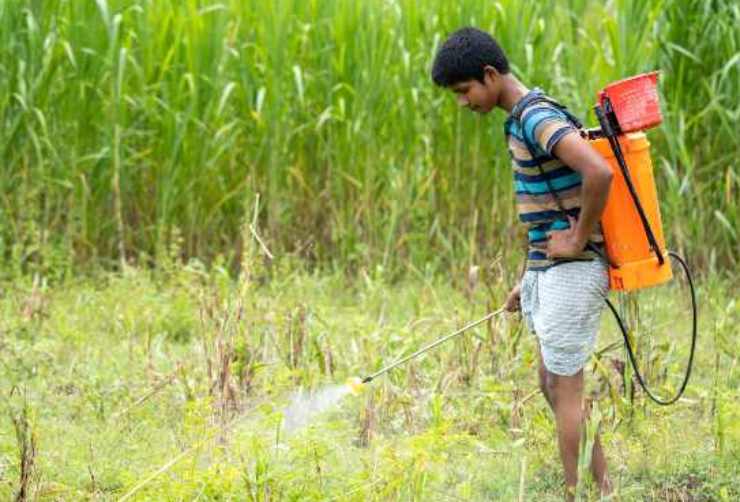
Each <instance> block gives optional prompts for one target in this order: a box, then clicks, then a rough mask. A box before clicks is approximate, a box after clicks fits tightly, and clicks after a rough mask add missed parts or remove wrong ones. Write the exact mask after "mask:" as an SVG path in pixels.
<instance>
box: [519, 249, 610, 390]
mask: <svg viewBox="0 0 740 502" xmlns="http://www.w3.org/2000/svg"><path fill="white" fill-rule="evenodd" d="M608 291H609V277H608V274H607V267H606V265H605V264H604V263H603V262H602V261H601V260H593V261H573V262H567V263H561V264H559V265H556V266H554V267H550V268H548V269H547V270H544V271H534V270H528V271H527V272H526V273H525V274H524V277H523V278H522V289H521V305H522V316H523V317H524V319H525V321H526V323H527V326H528V327H529V329H530V330H531V331H533V332H534V333H535V334H536V335H537V338H538V340H539V342H540V351H541V353H542V359H543V361H544V363H545V368H547V370H548V371H549V372H551V373H555V374H557V375H565V376H571V375H574V374H576V373H578V371H579V370H581V369H582V368H583V366H584V365H585V364H586V361H587V360H588V358H589V357H591V354H592V352H593V349H594V344H595V343H596V333H597V332H598V330H599V321H600V318H601V311H602V309H603V308H604V297H605V296H606V294H607V292H608Z"/></svg>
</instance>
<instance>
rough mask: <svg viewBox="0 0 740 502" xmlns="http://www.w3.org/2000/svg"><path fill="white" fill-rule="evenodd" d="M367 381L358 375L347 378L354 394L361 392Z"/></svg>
mask: <svg viewBox="0 0 740 502" xmlns="http://www.w3.org/2000/svg"><path fill="white" fill-rule="evenodd" d="M365 383H366V382H365V381H364V380H363V379H361V378H358V377H351V378H348V379H347V387H349V389H350V390H351V391H352V394H359V393H360V392H362V389H363V388H364V385H365Z"/></svg>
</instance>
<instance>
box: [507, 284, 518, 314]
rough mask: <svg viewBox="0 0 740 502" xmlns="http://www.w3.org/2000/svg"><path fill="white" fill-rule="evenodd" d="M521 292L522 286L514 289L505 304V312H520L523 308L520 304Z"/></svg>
mask: <svg viewBox="0 0 740 502" xmlns="http://www.w3.org/2000/svg"><path fill="white" fill-rule="evenodd" d="M521 291H522V286H521V284H517V285H516V286H514V287H513V288H512V290H511V291H510V292H509V296H507V297H506V301H505V302H504V310H506V311H507V312H518V311H519V310H520V309H521V308H522V306H521V303H520V300H521Z"/></svg>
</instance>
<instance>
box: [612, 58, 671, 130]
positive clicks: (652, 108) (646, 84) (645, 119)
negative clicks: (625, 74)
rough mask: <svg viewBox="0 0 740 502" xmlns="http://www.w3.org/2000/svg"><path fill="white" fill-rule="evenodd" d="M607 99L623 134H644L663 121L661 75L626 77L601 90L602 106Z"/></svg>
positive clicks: (649, 74)
mask: <svg viewBox="0 0 740 502" xmlns="http://www.w3.org/2000/svg"><path fill="white" fill-rule="evenodd" d="M606 97H608V98H609V101H611V105H612V109H613V110H614V114H615V115H616V117H617V122H619V128H620V129H621V131H622V132H623V133H626V132H632V131H642V130H645V129H650V128H651V127H655V126H657V125H659V124H660V123H661V122H662V121H663V116H662V115H661V113H660V100H659V99H658V72H657V71H653V72H650V73H643V74H641V75H637V76H635V77H630V78H625V79H624V80H619V81H618V82H614V83H612V84H609V85H607V86H606V87H604V90H602V91H599V95H598V100H599V105H601V106H602V107H603V106H604V100H605V98H606Z"/></svg>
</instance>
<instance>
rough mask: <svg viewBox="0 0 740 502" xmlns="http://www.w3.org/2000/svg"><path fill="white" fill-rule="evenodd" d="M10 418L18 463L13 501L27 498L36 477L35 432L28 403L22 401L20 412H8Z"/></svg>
mask: <svg viewBox="0 0 740 502" xmlns="http://www.w3.org/2000/svg"><path fill="white" fill-rule="evenodd" d="M10 419H11V421H12V422H13V428H14V429H15V437H16V441H17V444H18V463H19V471H20V476H19V479H18V492H17V493H16V495H15V502H24V501H26V500H29V495H30V484H31V481H32V480H33V479H34V478H36V477H37V472H36V454H37V449H36V446H37V443H36V433H35V432H34V431H33V429H32V427H31V424H30V423H29V421H28V404H27V403H24V404H23V407H22V408H21V411H20V413H17V414H16V413H13V412H12V411H11V413H10Z"/></svg>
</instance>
